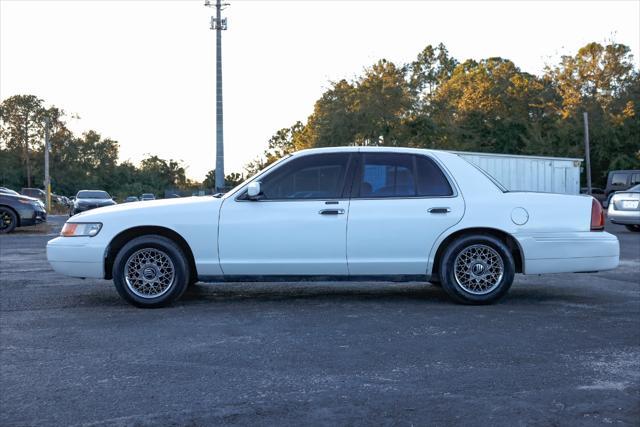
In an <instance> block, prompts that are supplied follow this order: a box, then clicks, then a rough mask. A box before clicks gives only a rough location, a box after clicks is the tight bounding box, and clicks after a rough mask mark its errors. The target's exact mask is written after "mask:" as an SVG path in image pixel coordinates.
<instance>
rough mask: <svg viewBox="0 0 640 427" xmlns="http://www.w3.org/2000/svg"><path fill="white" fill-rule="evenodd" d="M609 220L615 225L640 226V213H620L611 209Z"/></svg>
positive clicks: (608, 215)
mask: <svg viewBox="0 0 640 427" xmlns="http://www.w3.org/2000/svg"><path fill="white" fill-rule="evenodd" d="M607 218H608V219H609V221H611V222H612V223H614V224H626V225H640V211H619V210H613V209H609V213H608V214H607Z"/></svg>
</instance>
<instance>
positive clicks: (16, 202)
mask: <svg viewBox="0 0 640 427" xmlns="http://www.w3.org/2000/svg"><path fill="white" fill-rule="evenodd" d="M46 220H47V211H46V209H45V208H44V204H43V203H42V202H41V201H40V200H38V199H35V198H33V197H27V196H22V195H19V194H17V195H16V194H8V193H4V192H3V193H0V234H5V233H11V232H12V231H13V230H14V229H15V228H16V227H25V226H28V225H36V224H39V223H41V222H43V221H46Z"/></svg>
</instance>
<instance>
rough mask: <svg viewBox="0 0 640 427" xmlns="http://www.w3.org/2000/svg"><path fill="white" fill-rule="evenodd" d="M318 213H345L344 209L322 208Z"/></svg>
mask: <svg viewBox="0 0 640 427" xmlns="http://www.w3.org/2000/svg"><path fill="white" fill-rule="evenodd" d="M318 213H319V214H320V215H342V214H344V209H322V210H321V211H320V212H318Z"/></svg>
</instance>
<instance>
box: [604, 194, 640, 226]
mask: <svg viewBox="0 0 640 427" xmlns="http://www.w3.org/2000/svg"><path fill="white" fill-rule="evenodd" d="M607 217H608V218H609V220H610V221H611V222H612V223H614V224H622V225H624V226H625V227H627V229H628V230H630V231H640V185H636V186H635V187H631V188H629V189H628V190H625V191H616V192H615V193H613V195H612V196H611V200H610V201H609V210H608V211H607Z"/></svg>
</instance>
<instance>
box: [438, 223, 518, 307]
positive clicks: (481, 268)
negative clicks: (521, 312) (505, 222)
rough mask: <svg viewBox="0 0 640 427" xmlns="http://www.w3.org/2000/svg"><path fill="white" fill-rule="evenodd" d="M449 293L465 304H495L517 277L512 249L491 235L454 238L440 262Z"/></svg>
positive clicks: (441, 278) (444, 285)
mask: <svg viewBox="0 0 640 427" xmlns="http://www.w3.org/2000/svg"><path fill="white" fill-rule="evenodd" d="M439 271H440V281H441V282H442V288H443V289H444V290H445V292H446V293H447V294H448V295H449V296H450V297H451V298H452V299H453V300H454V301H456V302H459V303H462V304H491V303H493V302H496V301H498V300H499V299H500V298H502V297H504V296H505V294H506V293H507V292H508V291H509V288H510V287H511V284H512V283H513V278H514V276H515V263H514V260H513V255H512V254H511V251H510V250H509V248H508V247H507V246H506V245H505V244H504V243H503V242H502V241H501V240H500V239H498V238H496V237H494V236H491V235H482V234H478V235H468V236H462V237H459V238H457V239H456V240H454V241H453V242H452V243H451V244H450V245H449V246H448V247H447V249H446V250H445V252H444V255H443V256H442V259H441V261H440V270H439Z"/></svg>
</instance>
